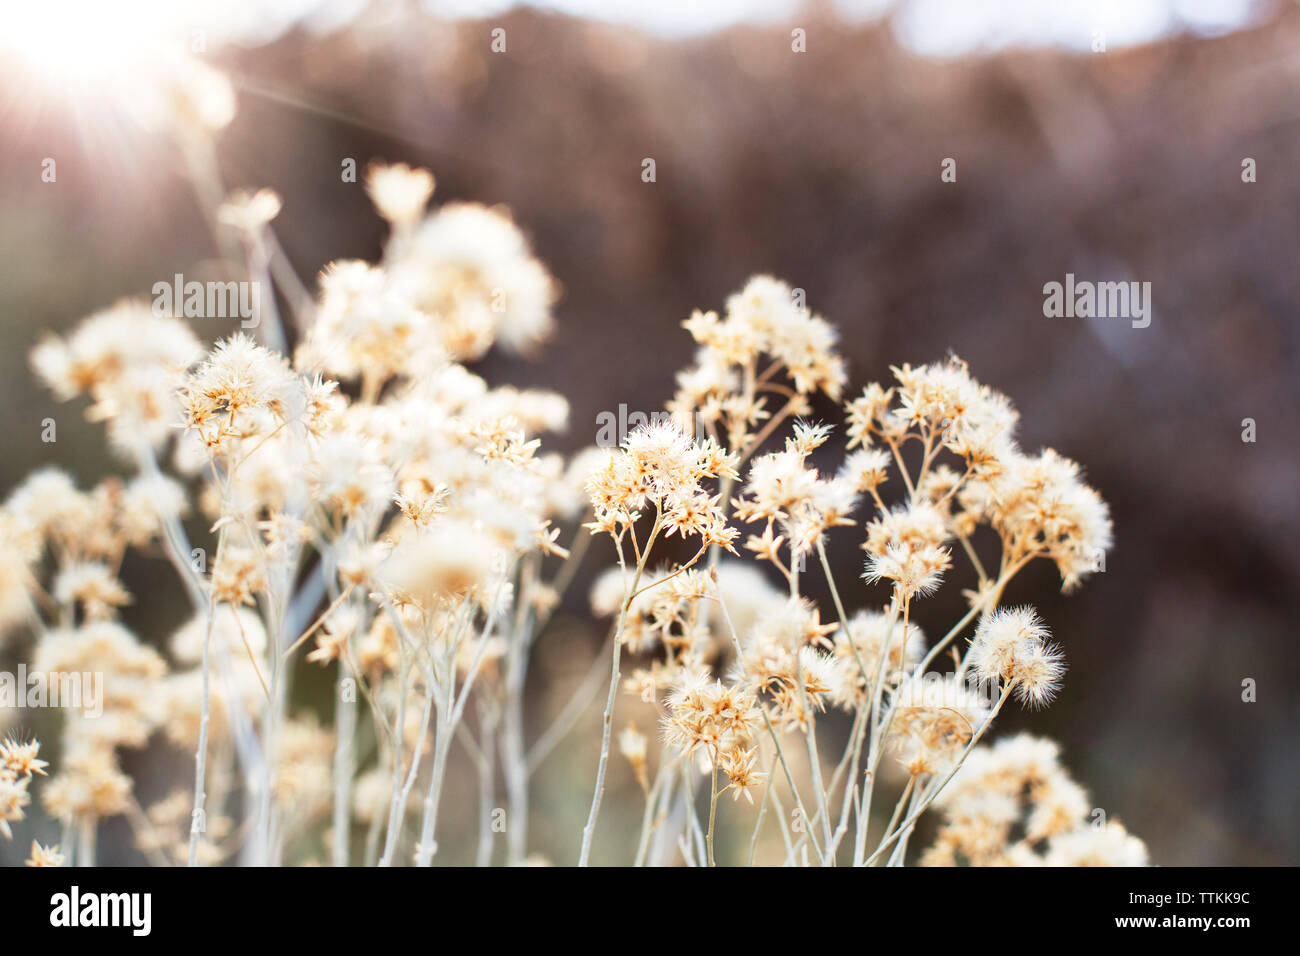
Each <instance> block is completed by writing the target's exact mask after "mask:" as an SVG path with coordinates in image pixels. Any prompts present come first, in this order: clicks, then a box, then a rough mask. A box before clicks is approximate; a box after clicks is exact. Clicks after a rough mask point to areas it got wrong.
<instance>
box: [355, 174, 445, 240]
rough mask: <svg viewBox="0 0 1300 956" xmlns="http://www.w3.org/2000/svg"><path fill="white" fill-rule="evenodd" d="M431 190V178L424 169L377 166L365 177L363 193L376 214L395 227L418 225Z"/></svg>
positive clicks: (431, 192) (432, 184) (431, 193)
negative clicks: (367, 196)
mask: <svg viewBox="0 0 1300 956" xmlns="http://www.w3.org/2000/svg"><path fill="white" fill-rule="evenodd" d="M433 188H434V182H433V175H432V174H431V173H430V172H429V171H428V170H427V169H412V168H411V167H410V166H407V165H406V164H405V163H394V164H393V165H391V166H386V165H383V164H379V163H377V164H375V165H373V166H371V167H370V169H369V170H368V171H367V173H366V193H367V194H368V195H369V196H370V199H371V201H372V202H373V203H374V204H375V208H376V209H378V210H379V214H380V215H381V216H383V217H384V218H385V219H387V220H388V221H389V222H390V223H392V224H393V225H394V226H409V225H411V224H412V223H414V222H416V221H418V220H419V218H420V217H421V216H423V215H424V207H425V206H427V205H428V204H429V197H430V196H432V195H433Z"/></svg>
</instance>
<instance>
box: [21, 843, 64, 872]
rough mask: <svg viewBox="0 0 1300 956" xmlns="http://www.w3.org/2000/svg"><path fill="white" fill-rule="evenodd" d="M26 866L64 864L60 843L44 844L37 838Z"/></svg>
mask: <svg viewBox="0 0 1300 956" xmlns="http://www.w3.org/2000/svg"><path fill="white" fill-rule="evenodd" d="M23 865H24V866H62V865H63V854H62V853H60V852H59V845H58V844H57V843H56V844H54V846H42V845H41V844H39V843H37V842H36V841H35V840H33V841H32V850H31V853H30V854H29V855H28V857H27V861H26V862H25V863H24V864H23Z"/></svg>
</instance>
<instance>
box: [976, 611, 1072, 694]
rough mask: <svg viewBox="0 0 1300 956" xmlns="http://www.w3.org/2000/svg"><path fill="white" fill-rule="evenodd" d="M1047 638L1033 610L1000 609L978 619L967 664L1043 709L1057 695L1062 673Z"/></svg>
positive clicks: (1053, 648)
mask: <svg viewBox="0 0 1300 956" xmlns="http://www.w3.org/2000/svg"><path fill="white" fill-rule="evenodd" d="M1047 637H1048V634H1047V628H1046V627H1044V626H1043V624H1042V621H1041V620H1039V617H1038V614H1037V613H1036V612H1035V611H1034V609H1033V608H1028V607H1016V608H1000V609H999V610H997V611H994V612H993V613H992V614H990V615H988V616H986V617H984V618H983V619H981V621H980V624H979V627H978V629H977V630H976V632H975V637H974V639H973V640H972V642H971V649H970V655H969V657H968V661H969V664H970V666H971V668H972V669H973V670H974V672H975V674H976V675H978V676H979V677H980V678H981V679H983V680H988V681H994V682H996V681H998V680H1003V681H1006V682H1007V683H1008V684H1009V685H1011V686H1013V687H1015V689H1016V694H1017V696H1018V697H1019V698H1020V700H1021V702H1022V703H1024V704H1026V705H1028V706H1034V707H1042V706H1045V705H1046V704H1047V703H1049V702H1050V701H1051V700H1052V698H1053V697H1055V696H1056V692H1057V690H1058V689H1059V688H1060V685H1061V676H1062V674H1063V673H1064V671H1065V666H1064V664H1063V663H1062V661H1061V654H1060V652H1059V651H1058V650H1057V649H1056V648H1055V647H1054V646H1052V645H1051V644H1049V643H1048V642H1047Z"/></svg>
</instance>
